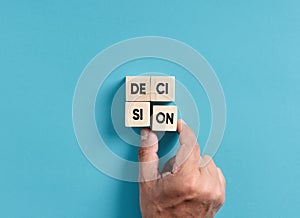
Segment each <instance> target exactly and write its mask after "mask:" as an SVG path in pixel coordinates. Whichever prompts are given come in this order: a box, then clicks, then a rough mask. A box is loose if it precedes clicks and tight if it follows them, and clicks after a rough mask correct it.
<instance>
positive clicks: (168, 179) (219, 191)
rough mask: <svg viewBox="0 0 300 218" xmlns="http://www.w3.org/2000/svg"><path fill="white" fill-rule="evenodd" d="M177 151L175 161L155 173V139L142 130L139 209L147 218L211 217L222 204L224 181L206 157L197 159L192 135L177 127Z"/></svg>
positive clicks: (180, 126) (179, 123) (184, 125)
mask: <svg viewBox="0 0 300 218" xmlns="http://www.w3.org/2000/svg"><path fill="white" fill-rule="evenodd" d="M177 131H178V133H179V141H180V147H179V149H178V152H177V154H176V156H175V157H173V158H172V159H170V160H169V161H168V163H167V164H166V165H165V167H164V170H163V172H162V173H160V172H159V170H158V164H159V159H158V156H157V151H158V139H157V136H156V134H155V133H154V132H152V131H151V130H150V129H146V128H144V129H142V130H141V146H140V149H139V161H140V173H139V181H140V183H139V185H140V207H141V212H142V216H143V217H145V218H148V217H214V215H215V214H216V212H217V211H218V210H219V209H220V207H221V206H222V205H223V203H224V201H225V185H226V184H225V179H224V176H223V174H222V171H221V170H220V169H219V168H217V167H216V165H215V164H214V162H213V160H212V159H211V158H210V157H209V156H203V157H201V156H200V147H199V145H198V143H197V139H196V137H195V135H194V133H193V131H192V130H191V129H190V128H189V127H188V126H187V125H186V124H185V123H184V122H183V121H182V120H179V121H178V123H177Z"/></svg>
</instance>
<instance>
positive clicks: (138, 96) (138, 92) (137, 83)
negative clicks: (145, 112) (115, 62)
mask: <svg viewBox="0 0 300 218" xmlns="http://www.w3.org/2000/svg"><path fill="white" fill-rule="evenodd" d="M150 90H151V85H150V76H126V101H150V97H151V96H150Z"/></svg>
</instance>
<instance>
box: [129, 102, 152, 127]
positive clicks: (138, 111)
mask: <svg viewBox="0 0 300 218" xmlns="http://www.w3.org/2000/svg"><path fill="white" fill-rule="evenodd" d="M125 126H126V127H147V126H150V102H126V103H125Z"/></svg>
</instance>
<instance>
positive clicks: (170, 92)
mask: <svg viewBox="0 0 300 218" xmlns="http://www.w3.org/2000/svg"><path fill="white" fill-rule="evenodd" d="M151 101H161V102H167V101H170V102H171V101H175V77H174V76H151Z"/></svg>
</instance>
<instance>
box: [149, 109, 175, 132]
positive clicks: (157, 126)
mask: <svg viewBox="0 0 300 218" xmlns="http://www.w3.org/2000/svg"><path fill="white" fill-rule="evenodd" d="M151 129H152V130H153V131H176V130H177V106H157V105H154V106H153V113H152V128H151Z"/></svg>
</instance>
